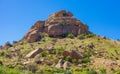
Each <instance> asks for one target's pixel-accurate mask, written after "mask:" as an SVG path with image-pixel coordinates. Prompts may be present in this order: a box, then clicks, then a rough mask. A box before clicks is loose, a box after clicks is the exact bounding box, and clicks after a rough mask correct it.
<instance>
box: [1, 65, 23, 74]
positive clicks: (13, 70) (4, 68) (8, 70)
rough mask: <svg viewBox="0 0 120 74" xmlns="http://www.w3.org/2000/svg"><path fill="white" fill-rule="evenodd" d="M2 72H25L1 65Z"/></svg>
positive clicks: (10, 73)
mask: <svg viewBox="0 0 120 74" xmlns="http://www.w3.org/2000/svg"><path fill="white" fill-rule="evenodd" d="M0 74H23V73H22V72H21V71H19V70H16V69H11V68H7V67H4V66H1V67H0Z"/></svg>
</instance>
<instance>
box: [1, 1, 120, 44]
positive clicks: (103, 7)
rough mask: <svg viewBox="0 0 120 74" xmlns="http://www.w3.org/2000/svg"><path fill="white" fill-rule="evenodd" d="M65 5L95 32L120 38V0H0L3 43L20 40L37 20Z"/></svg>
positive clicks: (63, 7) (44, 18) (65, 7)
mask: <svg viewBox="0 0 120 74" xmlns="http://www.w3.org/2000/svg"><path fill="white" fill-rule="evenodd" d="M63 9H64V10H67V11H70V12H72V13H73V14H74V17H76V18H78V19H79V20H81V21H82V22H83V23H84V24H87V25H88V26H89V30H90V31H92V32H93V33H95V34H97V35H101V36H106V37H108V38H111V39H120V0H0V45H3V44H4V43H5V42H6V41H10V42H12V41H18V40H20V39H21V38H22V37H23V36H24V35H25V33H26V32H27V31H28V30H29V29H30V27H31V26H32V25H33V24H34V23H35V22H36V21H38V20H46V19H47V18H48V17H49V15H50V14H52V13H54V12H56V11H59V10H63Z"/></svg>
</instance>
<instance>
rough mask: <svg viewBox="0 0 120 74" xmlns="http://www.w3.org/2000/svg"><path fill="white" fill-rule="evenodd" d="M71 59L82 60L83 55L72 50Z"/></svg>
mask: <svg viewBox="0 0 120 74" xmlns="http://www.w3.org/2000/svg"><path fill="white" fill-rule="evenodd" d="M71 57H72V58H74V59H82V58H83V55H82V54H80V53H79V52H77V51H76V50H72V52H71Z"/></svg>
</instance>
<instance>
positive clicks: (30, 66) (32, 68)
mask: <svg viewBox="0 0 120 74" xmlns="http://www.w3.org/2000/svg"><path fill="white" fill-rule="evenodd" d="M26 67H27V69H28V70H29V71H32V72H33V73H35V72H36V71H37V64H35V63H29V64H28V65H27V66H26Z"/></svg>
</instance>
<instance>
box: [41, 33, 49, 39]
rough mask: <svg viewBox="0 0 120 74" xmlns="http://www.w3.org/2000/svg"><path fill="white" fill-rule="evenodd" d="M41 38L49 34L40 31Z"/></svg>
mask: <svg viewBox="0 0 120 74" xmlns="http://www.w3.org/2000/svg"><path fill="white" fill-rule="evenodd" d="M40 36H41V38H44V37H48V36H49V35H48V34H47V33H44V32H43V33H40Z"/></svg>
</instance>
